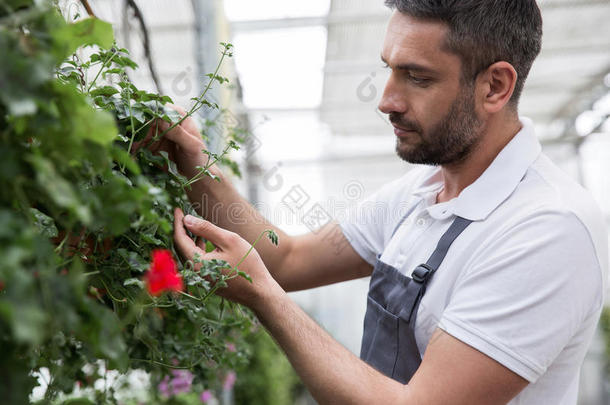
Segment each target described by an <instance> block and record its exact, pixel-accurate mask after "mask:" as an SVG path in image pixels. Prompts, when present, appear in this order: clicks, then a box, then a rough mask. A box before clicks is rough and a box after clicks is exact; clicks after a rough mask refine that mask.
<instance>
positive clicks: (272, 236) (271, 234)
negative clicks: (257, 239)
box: [267, 229, 280, 246]
mask: <svg viewBox="0 0 610 405" xmlns="http://www.w3.org/2000/svg"><path fill="white" fill-rule="evenodd" d="M267 237H268V238H269V240H270V241H271V243H273V244H274V245H275V246H278V245H279V243H280V238H279V237H278V236H277V234H276V233H275V232H274V231H273V230H271V229H269V230H267Z"/></svg>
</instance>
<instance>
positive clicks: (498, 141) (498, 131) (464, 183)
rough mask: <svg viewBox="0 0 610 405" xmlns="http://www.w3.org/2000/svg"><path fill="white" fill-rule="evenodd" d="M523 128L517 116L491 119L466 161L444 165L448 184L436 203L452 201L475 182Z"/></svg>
mask: <svg viewBox="0 0 610 405" xmlns="http://www.w3.org/2000/svg"><path fill="white" fill-rule="evenodd" d="M521 127H522V125H521V122H519V120H518V118H517V117H516V116H515V118H514V119H510V120H496V121H495V122H494V121H490V122H489V123H488V124H487V126H486V127H485V128H483V134H482V135H481V140H480V142H479V143H478V144H477V145H476V146H475V148H474V149H473V151H472V152H471V153H470V155H468V157H467V158H466V159H465V160H463V161H461V162H459V163H454V164H448V165H443V166H441V173H442V175H443V182H444V187H443V190H442V191H441V192H440V193H439V194H438V196H437V198H436V202H437V203H442V202H445V201H449V200H451V199H453V198H455V197H457V196H458V195H460V193H461V192H462V190H464V189H465V188H466V187H468V186H469V185H471V184H472V183H474V182H475V181H476V179H478V178H479V177H480V176H481V174H483V172H484V171H485V170H486V169H487V168H488V167H489V165H491V163H492V162H493V160H494V159H495V158H496V156H498V154H499V153H500V151H501V150H502V149H503V148H504V147H505V146H506V145H507V144H508V143H509V142H510V141H511V139H513V137H514V136H515V135H516V134H517V132H519V131H520V130H521Z"/></svg>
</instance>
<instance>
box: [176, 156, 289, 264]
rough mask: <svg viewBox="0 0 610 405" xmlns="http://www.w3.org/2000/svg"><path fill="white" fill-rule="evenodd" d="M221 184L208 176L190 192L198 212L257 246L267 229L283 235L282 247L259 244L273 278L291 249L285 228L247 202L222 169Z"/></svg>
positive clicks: (262, 256)
mask: <svg viewBox="0 0 610 405" xmlns="http://www.w3.org/2000/svg"><path fill="white" fill-rule="evenodd" d="M212 170H213V173H214V174H215V175H217V176H218V177H219V178H220V180H221V181H220V182H218V181H215V180H213V179H212V178H210V177H207V176H205V177H204V178H202V179H201V180H199V181H197V182H196V183H194V184H193V185H192V186H191V188H190V189H189V190H187V193H188V197H189V200H190V201H191V203H192V204H193V206H194V208H195V210H196V211H197V212H198V213H199V214H200V215H201V216H202V217H203V218H205V219H206V220H208V221H210V222H212V223H214V224H216V225H218V226H219V227H221V228H224V229H227V230H230V231H232V232H235V233H237V234H239V235H240V236H241V237H242V238H244V239H245V240H247V241H248V242H250V243H253V242H254V241H255V240H256V238H258V236H259V235H260V234H261V232H263V231H264V230H266V229H273V231H274V232H275V233H276V234H277V235H278V236H279V238H280V244H279V246H274V245H272V244H271V243H269V242H268V241H267V240H266V238H265V240H261V241H260V242H259V243H258V244H257V245H256V250H257V251H258V253H259V254H260V256H261V258H262V259H263V261H264V263H265V265H266V266H267V268H268V269H269V272H270V273H271V274H272V275H275V273H276V271H278V269H280V268H281V267H282V259H283V258H285V257H287V255H288V252H289V250H290V242H291V238H290V237H289V236H288V235H287V234H286V233H284V232H283V231H282V230H281V229H279V228H278V227H276V226H274V225H273V224H271V223H270V222H269V221H267V220H266V219H265V218H264V217H263V216H262V215H261V214H260V213H259V212H258V211H257V210H256V209H255V208H254V207H253V206H252V204H250V203H249V202H248V201H246V199H244V198H243V197H242V196H241V195H240V194H239V193H238V192H237V190H236V189H235V187H234V186H233V185H232V184H231V182H230V180H229V179H227V178H226V177H225V176H224V175H223V174H222V172H221V171H220V170H218V169H217V168H216V167H213V168H212Z"/></svg>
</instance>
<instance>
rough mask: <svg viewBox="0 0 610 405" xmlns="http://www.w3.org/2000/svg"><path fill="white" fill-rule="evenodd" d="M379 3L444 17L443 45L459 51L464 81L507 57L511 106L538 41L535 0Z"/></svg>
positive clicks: (419, 14)
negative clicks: (512, 77) (513, 75)
mask: <svg viewBox="0 0 610 405" xmlns="http://www.w3.org/2000/svg"><path fill="white" fill-rule="evenodd" d="M385 4H386V6H388V7H390V8H391V9H397V10H398V11H400V12H401V13H404V14H407V15H409V16H412V17H415V18H420V19H424V20H426V19H427V20H434V21H441V22H444V23H446V24H447V26H448V27H449V34H448V35H447V38H446V39H445V44H444V45H445V48H446V49H447V50H448V51H449V52H452V53H454V54H456V55H457V56H459V57H460V59H461V61H462V76H463V79H464V80H465V81H466V82H467V83H470V82H472V81H474V80H475V79H476V77H477V76H478V74H479V73H481V72H482V71H484V70H485V69H486V68H487V67H488V66H490V65H491V64H493V63H496V62H500V61H505V62H508V63H510V64H511V65H512V66H513V67H514V68H515V70H516V71H517V83H516V85H515V90H514V93H513V96H512V97H511V99H510V103H511V104H512V105H513V106H514V107H516V106H517V104H518V102H519V97H520V96H521V92H522V90H523V85H524V84H525V79H526V78H527V75H528V73H529V71H530V69H531V67H532V64H533V63H534V59H536V56H538V54H539V53H540V48H541V46H542V45H541V44H542V16H541V14H540V9H539V8H538V5H537V4H536V1H535V0H386V2H385Z"/></svg>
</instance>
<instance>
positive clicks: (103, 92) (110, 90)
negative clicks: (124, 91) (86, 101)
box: [89, 86, 119, 97]
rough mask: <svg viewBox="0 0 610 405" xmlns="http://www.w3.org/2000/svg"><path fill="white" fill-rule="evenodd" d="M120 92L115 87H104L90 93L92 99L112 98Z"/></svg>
mask: <svg viewBox="0 0 610 405" xmlns="http://www.w3.org/2000/svg"><path fill="white" fill-rule="evenodd" d="M118 92H119V91H118V90H117V89H116V88H115V87H113V86H103V87H98V88H97V89H94V90H91V91H90V92H89V94H90V95H91V96H92V97H98V96H106V97H110V96H112V95H115V94H117V93H118Z"/></svg>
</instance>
